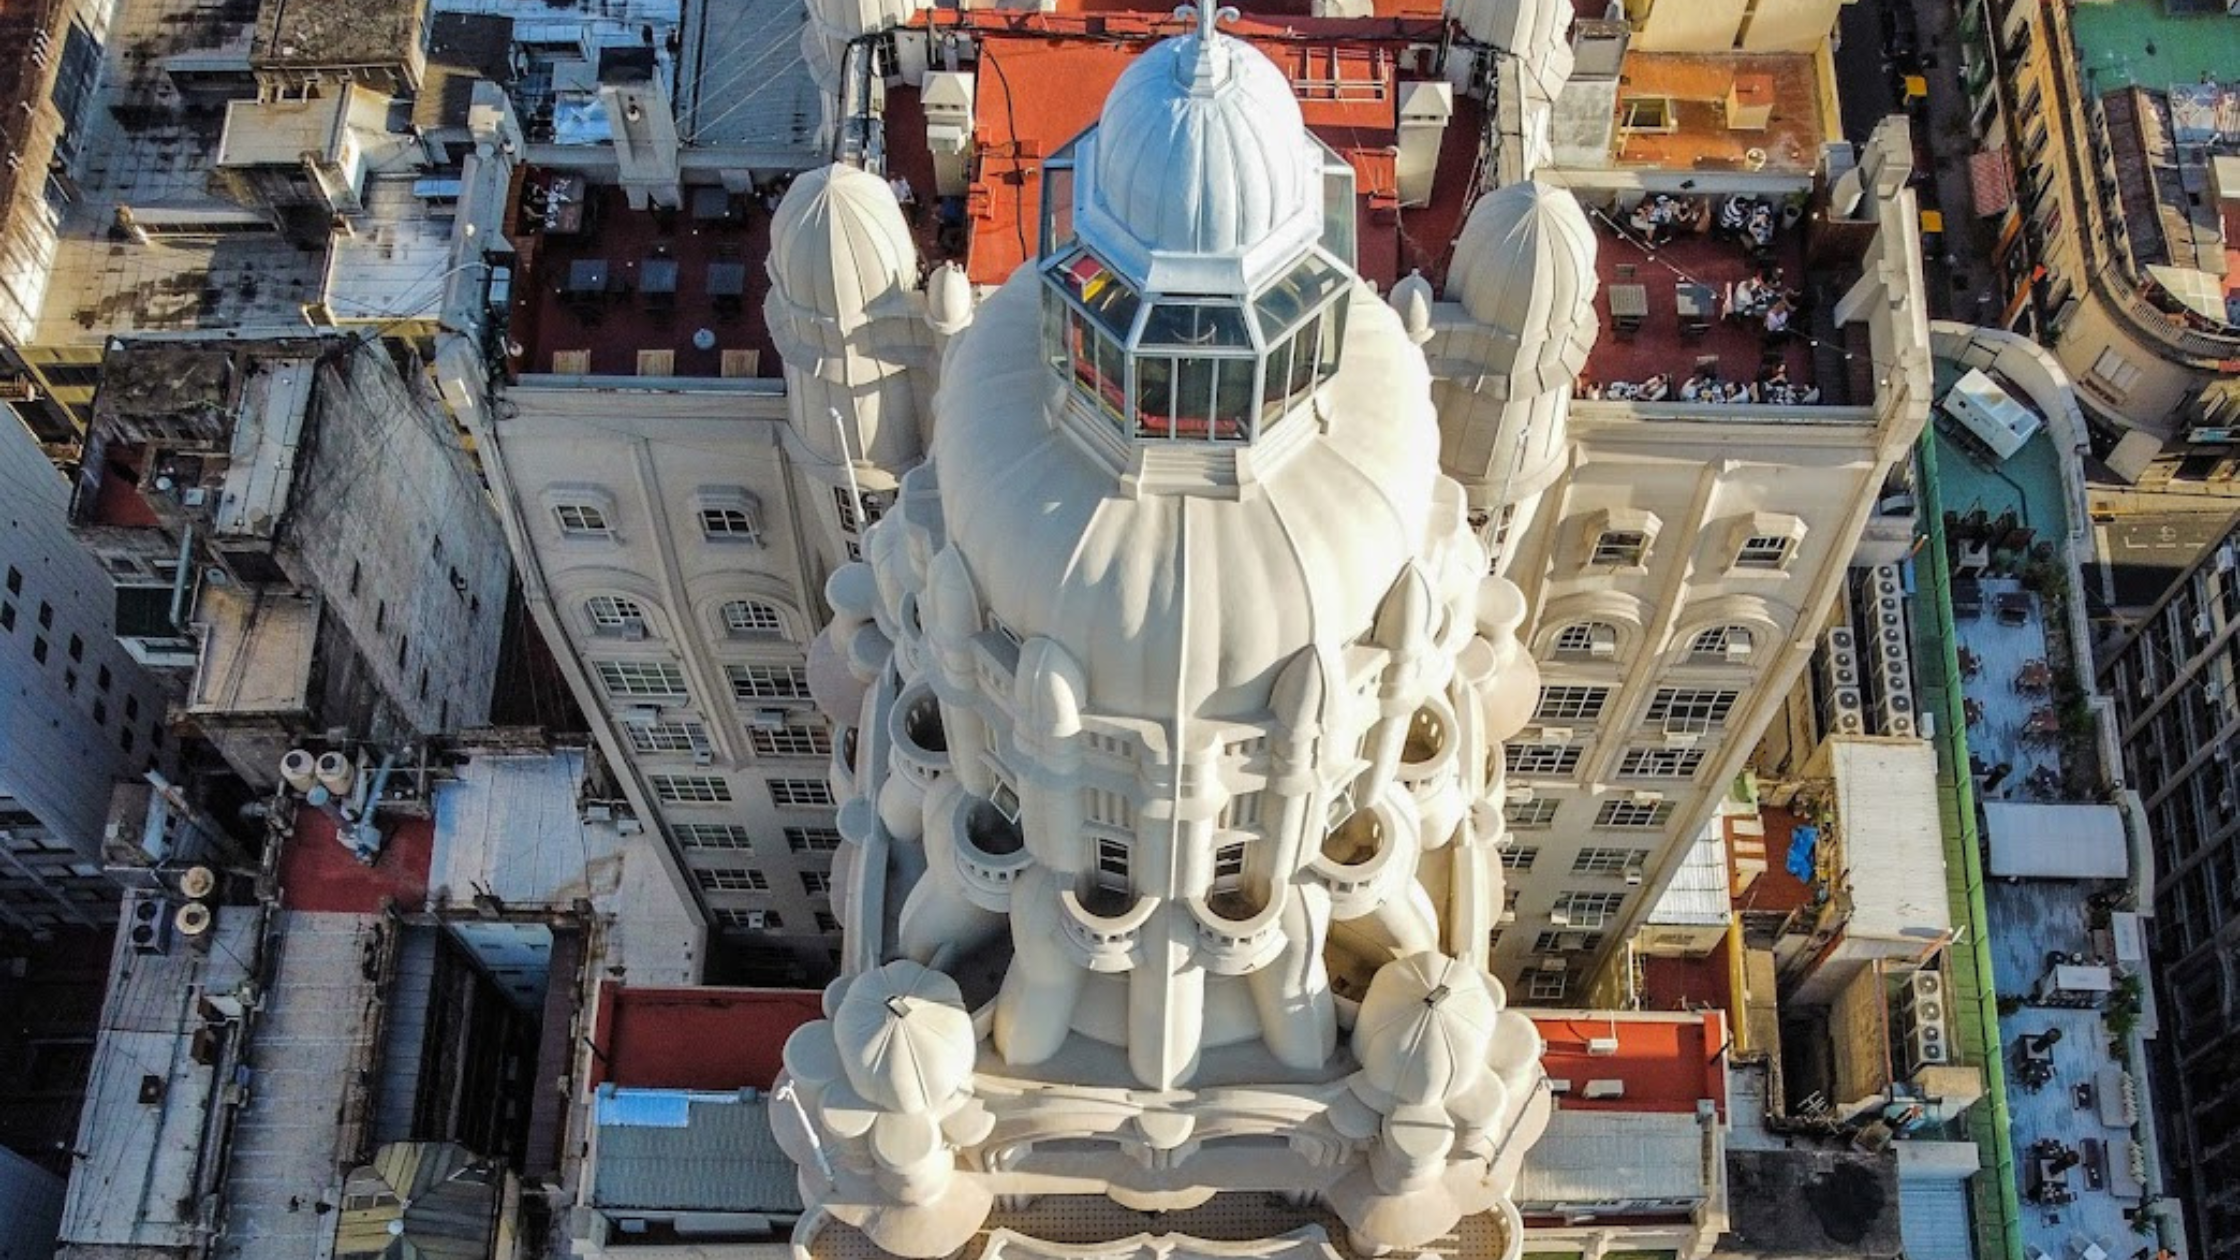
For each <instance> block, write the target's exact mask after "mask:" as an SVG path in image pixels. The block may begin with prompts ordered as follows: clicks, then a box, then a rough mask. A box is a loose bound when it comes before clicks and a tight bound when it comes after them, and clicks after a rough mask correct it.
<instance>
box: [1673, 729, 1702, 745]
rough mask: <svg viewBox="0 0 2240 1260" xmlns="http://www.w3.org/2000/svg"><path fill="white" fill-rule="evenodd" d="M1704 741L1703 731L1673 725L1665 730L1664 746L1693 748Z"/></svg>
mask: <svg viewBox="0 0 2240 1260" xmlns="http://www.w3.org/2000/svg"><path fill="white" fill-rule="evenodd" d="M1702 741H1703V732H1702V731H1691V730H1688V729H1686V728H1684V727H1673V726H1668V727H1666V728H1665V731H1664V746H1665V747H1667V748H1693V747H1695V746H1696V745H1697V744H1699V743H1701V742H1702Z"/></svg>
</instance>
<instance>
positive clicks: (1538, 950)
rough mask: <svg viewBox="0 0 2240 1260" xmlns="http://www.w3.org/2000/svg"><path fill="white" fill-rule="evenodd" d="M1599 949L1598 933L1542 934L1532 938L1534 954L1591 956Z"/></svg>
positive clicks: (1599, 937)
mask: <svg viewBox="0 0 2240 1260" xmlns="http://www.w3.org/2000/svg"><path fill="white" fill-rule="evenodd" d="M1600 948H1602V933H1600V932H1542V933H1541V934H1540V935H1538V936H1535V937H1533V938H1532V952H1533V953H1535V954H1591V953H1593V952H1594V951H1596V950H1598V949H1600Z"/></svg>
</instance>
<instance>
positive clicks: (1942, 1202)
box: [1898, 1177, 1976, 1260]
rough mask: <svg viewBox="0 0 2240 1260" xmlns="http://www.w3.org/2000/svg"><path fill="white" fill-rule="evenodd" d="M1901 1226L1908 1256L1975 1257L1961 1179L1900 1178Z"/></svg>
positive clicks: (1911, 1259) (1915, 1259)
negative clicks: (1959, 1180)
mask: <svg viewBox="0 0 2240 1260" xmlns="http://www.w3.org/2000/svg"><path fill="white" fill-rule="evenodd" d="M1898 1228H1899V1229H1900V1230H1901V1231H1902V1232H1903V1233H1904V1235H1905V1240H1906V1260H1976V1253H1975V1245H1974V1243H1973V1242H1972V1241H1971V1240H1972V1239H1973V1238H1974V1237H1975V1234H1974V1233H1973V1232H1972V1231H1971V1230H1970V1229H1969V1226H1968V1191H1967V1187H1966V1185H1965V1184H1964V1183H1962V1182H1958V1181H1942V1180H1937V1179H1934V1178H1927V1177H1906V1178H1901V1179H1900V1181H1899V1183H1898Z"/></svg>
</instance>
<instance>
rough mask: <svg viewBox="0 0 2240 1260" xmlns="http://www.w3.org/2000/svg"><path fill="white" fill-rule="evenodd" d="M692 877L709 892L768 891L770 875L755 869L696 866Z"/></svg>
mask: <svg viewBox="0 0 2240 1260" xmlns="http://www.w3.org/2000/svg"><path fill="white" fill-rule="evenodd" d="M692 878H693V879H694V880H695V881H697V882H698V883H699V885H700V887H702V888H703V889H706V890H707V891H709V892H769V891H770V877H769V876H767V875H765V874H763V873H762V872H761V871H757V870H725V869H723V868H722V867H712V868H711V867H704V866H696V867H694V868H693V870H692Z"/></svg>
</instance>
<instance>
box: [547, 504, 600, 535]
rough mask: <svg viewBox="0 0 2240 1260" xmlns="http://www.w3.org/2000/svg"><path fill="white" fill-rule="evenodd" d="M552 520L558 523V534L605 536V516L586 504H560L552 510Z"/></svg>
mask: <svg viewBox="0 0 2240 1260" xmlns="http://www.w3.org/2000/svg"><path fill="white" fill-rule="evenodd" d="M552 519H553V520H555V521H557V522H559V525H560V532H561V533H563V534H571V535H576V536H579V537H580V536H587V535H593V534H600V535H603V534H606V533H608V532H609V530H608V527H607V514H606V513H605V512H602V511H600V510H599V509H598V508H596V507H593V506H592V505H590V504H588V503H560V504H555V505H554V506H553V509H552Z"/></svg>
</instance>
